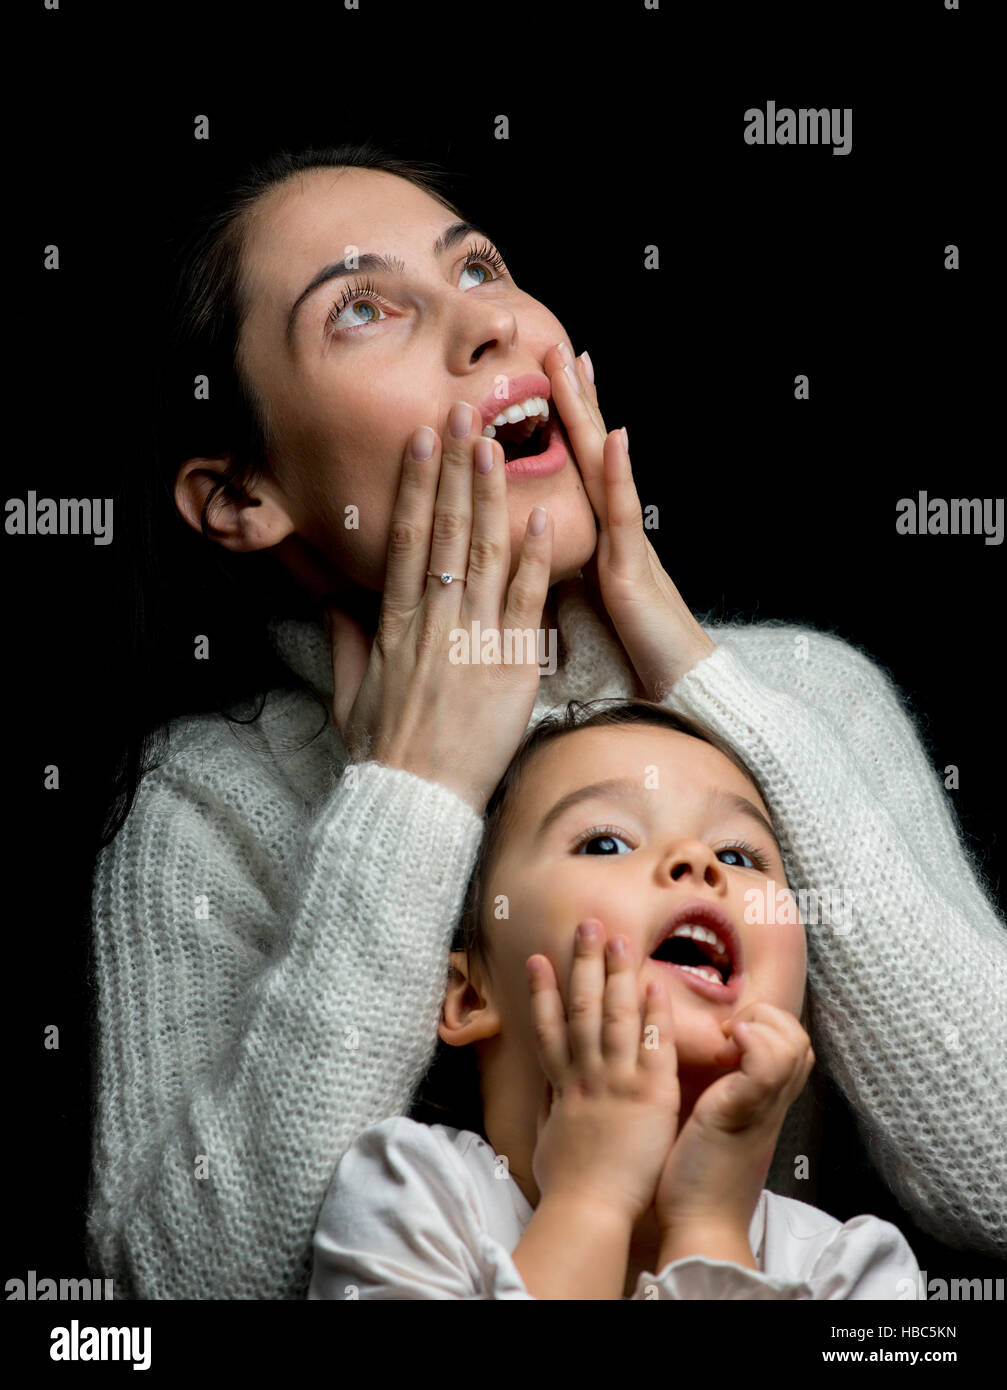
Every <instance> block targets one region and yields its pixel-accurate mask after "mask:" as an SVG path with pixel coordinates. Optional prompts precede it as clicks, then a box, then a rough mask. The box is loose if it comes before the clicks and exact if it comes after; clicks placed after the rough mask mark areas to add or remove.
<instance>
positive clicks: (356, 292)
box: [325, 242, 507, 333]
mask: <svg viewBox="0 0 1007 1390" xmlns="http://www.w3.org/2000/svg"><path fill="white" fill-rule="evenodd" d="M473 266H476V267H477V268H479V269H482V270H485V269H486V268H487V266H488V267H490V268H491V269H492V270H493V272H494V273H493V275H492V277H491V279H489V280H476V282H475V285H465V286H463V288H464V289H474V288H476V287H477V286H479V285H488V284H490V283H491V282H492V280H496V279H500V278H502V277H503V276H505V275H506V274H507V267H506V265H505V264H504V260H503V257H502V256H501V255H500V253H499V251H497V250H496V248H495V247H493V246H490V245H489V243H488V242H487V243H485V244H484V245H482V246H479V247H477V248H476V250H474V251H470V252H469V254H468V255H467V256H466V257H465V264H464V265H463V266H462V274H463V275H467V274H468V273H469V271H470V270H471V268H472V267H473ZM380 299H381V296H380V295H379V294H378V292H377V289H376V288H375V287H374V285H373V283H372V282H371V281H370V280H363V281H358V282H357V283H356V284H353V285H347V286H346V287H345V288H344V290H343V292H342V294H341V295H340V296H339V299H338V300H337V301H336V303H335V304H333V306H332V308H331V309H330V310H329V313H328V317H327V318H326V321H325V328H326V332H327V333H344V332H348V331H349V330H350V329H353V328H361V327H364V326H365V325H367V324H371V323H380V322H381V319H383V318H384V317H385V316H384V314H381V318H379V317H378V314H379V313H380V309H379V308H378V302H377V301H380ZM358 309H362V310H364V311H366V316H365V317H364V318H363V319H362V320H361V321H360V322H359V323H340V319H342V318H343V315H344V314H347V313H349V312H350V311H351V310H352V312H353V313H356V312H357V311H358Z"/></svg>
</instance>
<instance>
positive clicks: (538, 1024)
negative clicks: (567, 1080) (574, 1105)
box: [525, 955, 570, 1085]
mask: <svg viewBox="0 0 1007 1390" xmlns="http://www.w3.org/2000/svg"><path fill="white" fill-rule="evenodd" d="M525 964H526V970H527V974H528V987H529V989H530V991H531V1018H532V1027H533V1029H534V1032H535V1039H536V1042H537V1044H538V1056H539V1064H540V1065H541V1067H542V1070H543V1072H544V1073H545V1075H546V1076H547V1077H548V1079H549V1081H550V1083H552V1084H553V1085H557V1084H558V1083H559V1082H560V1081H561V1080H562V1078H563V1076H564V1075H565V1073H566V1070H567V1068H568V1067H569V1065H570V1047H569V1044H568V1042H567V1035H566V1015H565V1014H564V1012H563V1000H562V999H561V998H560V993H559V989H558V988H557V984H556V972H555V971H554V970H553V968H552V962H551V961H550V960H549V959H548V957H547V956H541V955H535V956H529V957H528V960H527V961H526V963H525Z"/></svg>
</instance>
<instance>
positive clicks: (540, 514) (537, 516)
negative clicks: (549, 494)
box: [528, 507, 545, 536]
mask: <svg viewBox="0 0 1007 1390" xmlns="http://www.w3.org/2000/svg"><path fill="white" fill-rule="evenodd" d="M528 530H529V531H530V532H531V533H532V535H533V536H541V534H542V532H543V531H544V530H545V507H532V509H531V520H530V521H529V522H528Z"/></svg>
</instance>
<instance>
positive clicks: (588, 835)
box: [574, 825, 633, 854]
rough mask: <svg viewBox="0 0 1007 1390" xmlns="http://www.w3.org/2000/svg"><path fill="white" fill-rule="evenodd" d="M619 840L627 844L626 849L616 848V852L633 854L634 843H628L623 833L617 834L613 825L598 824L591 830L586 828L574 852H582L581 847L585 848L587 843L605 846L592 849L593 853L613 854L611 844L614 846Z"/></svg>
mask: <svg viewBox="0 0 1007 1390" xmlns="http://www.w3.org/2000/svg"><path fill="white" fill-rule="evenodd" d="M617 840H618V841H620V842H621V843H622V844H624V845H626V849H625V850H623V851H620V850H616V851H615V853H616V854H619V853H625V854H631V853H632V851H633V847H632V845H628V844H627V842H626V840H625V839H623V837H622V835H620V834H617V832H616V831H615V830H614V829H613V828H612V827H611V826H605V825H602V826H598V825H596V826H593V827H592V829H590V830H585V832H584V834H583V835H581V837H580V839H579V840H578V841H577V843H576V844H575V845H574V853H575V854H579V853H580V852H581V849H582V848H584V847H585V846H587V845H592V844H599V845H602V846H604V848H602V849H599V850H592V851H590V852H591V853H597V854H611V853H612V850H611V848H610V846H612V845H613V844H615V842H616V841H617Z"/></svg>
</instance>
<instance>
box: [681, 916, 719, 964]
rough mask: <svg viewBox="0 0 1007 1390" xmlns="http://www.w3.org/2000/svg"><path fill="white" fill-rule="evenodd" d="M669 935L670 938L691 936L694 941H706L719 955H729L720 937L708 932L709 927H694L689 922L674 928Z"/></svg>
mask: <svg viewBox="0 0 1007 1390" xmlns="http://www.w3.org/2000/svg"><path fill="white" fill-rule="evenodd" d="M671 934H672V936H691V937H692V939H693V940H694V941H707V942H709V944H710V945H711V946H712V947H713V948H714V950H715V951H717V952H719V954H720V955H722V956H726V955H728V954H729V952H728V949H727V947H726V946H725V945H724V943H723V942H722V941H721V939H720V937H719V936H718V935H717V934H716V932H712V931H710V929H709V927H696V926H693V925H692V923H691V922H684V923H683V924H682V926H680V927H676V928H675V930H674V931H673V932H672V933H671Z"/></svg>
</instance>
